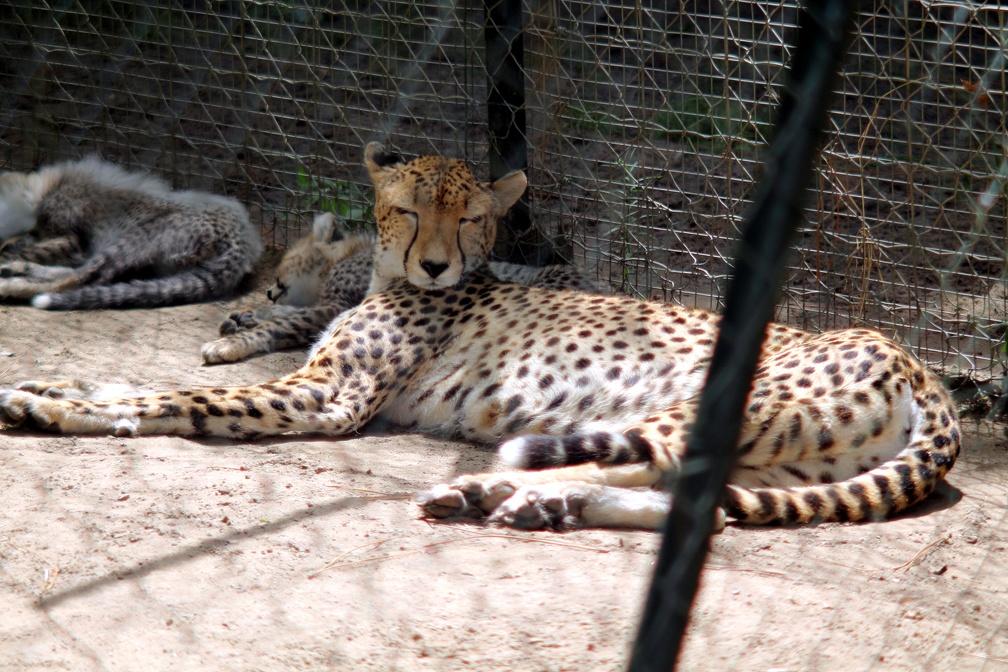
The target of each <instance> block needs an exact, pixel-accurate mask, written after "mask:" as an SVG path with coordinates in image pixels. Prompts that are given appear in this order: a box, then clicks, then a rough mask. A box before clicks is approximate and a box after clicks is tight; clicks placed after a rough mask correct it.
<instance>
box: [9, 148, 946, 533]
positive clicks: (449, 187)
mask: <svg viewBox="0 0 1008 672" xmlns="http://www.w3.org/2000/svg"><path fill="white" fill-rule="evenodd" d="M381 151H382V150H381V148H380V147H377V148H376V147H374V146H369V148H368V151H367V166H368V169H369V172H370V174H371V177H372V181H373V182H374V185H375V190H376V205H375V211H376V215H377V222H378V227H379V234H380V235H379V241H380V243H379V246H378V248H377V251H376V262H375V266H376V268H381V269H383V271H382V274H381V275H380V276H379V280H380V282H379V283H377V284H379V285H384V286H380V287H378V288H377V291H375V292H374V293H373V294H372V295H370V296H369V297H368V298H366V299H365V300H364V301H363V302H362V303H361V304H360V305H359V306H357V307H356V308H354V309H351V310H349V311H347V312H345V313H343V314H342V315H340V316H339V317H338V318H337V319H336V320H334V322H333V324H332V325H330V328H329V330H328V332H329V334H330V335H329V337H328V338H327V339H326V340H325V341H324V342H322V343H320V344H319V345H318V346H317V347H316V349H315V351H314V352H313V353H312V354H311V355H310V358H309V360H308V362H307V363H306V364H305V366H303V367H302V368H301V369H299V370H298V371H296V372H294V373H292V374H290V375H287V376H283V377H281V378H279V379H277V380H274V381H271V382H267V383H262V384H258V385H249V386H240V387H232V388H226V387H221V388H211V389H192V390H175V391H167V392H162V393H155V394H146V395H140V396H135V397H121V398H118V399H113V400H103V401H92V400H90V399H87V398H72V397H65V398H53V396H56V397H58V396H60V395H61V394H64V389H63V388H54V387H52V386H51V385H50V384H49V383H26V384H24V385H22V386H21V388H20V389H18V390H9V391H4V392H2V393H0V414H2V416H3V417H5V418H6V420H7V421H8V422H10V423H12V424H30V425H35V426H38V427H42V428H46V429H49V430H52V431H58V432H68V433H102V432H108V433H115V434H118V435H129V434H163V433H174V434H188V435H201V436H223V437H232V438H240V439H255V438H261V437H267V436H273V435H277V434H283V433H286V432H308V433H318V434H325V435H330V436H339V435H346V434H350V433H353V432H355V431H357V430H358V429H360V428H361V427H363V426H364V425H366V424H367V423H368V422H370V421H371V420H373V419H375V418H376V417H381V418H384V419H386V420H389V421H392V422H394V423H396V424H399V425H401V426H404V427H407V428H411V429H415V430H420V431H423V432H429V433H431V434H436V435H440V436H459V437H463V438H466V439H469V440H472V441H477V442H481V443H495V442H499V441H501V440H502V439H505V441H504V443H503V444H502V445H501V453H502V456H503V457H504V459H505V461H508V462H510V463H511V465H512V466H513V467H515V469H514V470H512V471H506V472H502V473H486V474H475V475H470V476H463V477H461V478H459V479H457V480H456V481H454V482H452V483H450V484H443V485H439V486H437V487H435V488H433V489H432V490H431V491H429V492H427V493H424V494H423V495H421V497H420V499H419V501H420V504H421V506H422V507H423V510H424V511H425V512H426V513H427V514H428V515H431V516H435V517H448V516H472V517H486V516H489V518H490V519H491V520H494V521H499V522H502V523H505V524H511V525H516V526H522V527H543V526H551V527H555V528H564V527H571V526H578V525H590V526H631V527H655V526H657V525H659V524H660V523H661V521H662V520H663V519H664V517H665V514H666V512H667V509H668V504H669V502H668V499H667V497H666V496H665V495H664V494H663V493H661V492H656V491H653V490H649V489H648V488H647V487H642V486H655V485H657V484H659V483H661V482H662V477H663V475H664V474H668V473H673V474H674V473H675V472H677V471H678V470H679V468H680V464H679V461H680V457H681V455H682V452H683V449H684V445H685V437H686V433H687V432H688V431H689V427H690V425H691V424H692V422H693V420H694V416H695V412H696V404H697V398H698V395H699V393H700V389H701V386H702V385H703V381H704V378H705V375H706V371H707V366H708V364H709V360H710V356H711V350H712V346H713V343H714V339H715V336H716V333H717V322H718V316H717V315H715V314H713V313H710V312H707V311H703V310H698V309H693V308H685V307H681V306H675V305H669V304H663V303H657V302H648V301H638V300H634V299H629V298H625V297H618V296H595V295H590V294H584V293H577V292H570V291H557V290H549V289H543V288H538V287H527V286H520V285H516V284H511V283H505V282H501V281H500V280H498V279H496V278H494V277H492V276H491V275H489V274H488V273H486V272H484V271H483V270H481V268H480V265H479V264H477V263H476V261H475V259H476V258H477V257H480V256H481V255H482V257H483V258H485V256H486V254H487V253H488V250H489V244H490V242H491V241H492V240H493V239H494V235H495V227H496V221H497V218H498V217H500V216H501V215H502V214H503V213H504V212H505V211H506V209H507V207H508V206H510V205H511V204H512V203H513V202H514V201H515V200H517V198H518V196H519V195H520V194H521V192H522V191H523V190H524V188H525V178H524V176H523V175H521V174H520V173H512V174H511V175H507V176H505V177H503V178H501V179H500V180H498V181H496V182H493V183H490V184H483V183H480V182H478V181H476V179H475V178H474V177H473V176H472V173H471V172H470V170H469V168H468V167H467V166H466V165H465V164H464V163H462V162H460V161H452V160H449V159H444V158H441V157H422V158H420V159H416V160H414V161H411V162H408V163H405V164H403V163H401V162H389V161H383V160H381V159H382V158H383V155H382V154H381ZM421 234H423V235H421ZM453 240H454V241H456V244H454V245H453V244H452V243H451V241H453ZM419 241H425V242H424V243H422V244H421V243H420V242H419ZM428 243H429V244H430V247H427V244H428ZM395 267H398V268H399V269H400V270H399V271H398V276H397V277H393V276H392V273H393V271H392V269H393V268H395ZM51 390H54V391H55V392H56V394H55V395H53V394H51V393H50V391H51ZM959 444H960V433H959V424H958V420H957V418H956V414H955V410H954V407H953V405H952V403H951V401H950V398H949V395H948V394H947V393H946V392H945V390H944V389H943V388H942V387H941V385H940V384H939V381H938V379H937V378H936V377H935V375H934V374H933V373H931V372H930V371H929V370H928V369H927V368H926V367H924V366H923V365H922V364H921V363H920V362H919V361H917V360H916V359H915V358H914V357H912V356H911V355H909V354H908V353H906V352H905V351H903V350H902V349H901V348H899V347H898V346H897V345H896V344H894V343H893V342H892V341H890V340H889V339H887V338H885V337H884V336H883V335H881V334H879V333H878V332H875V331H871V330H867V329H849V330H839V331H832V332H826V333H823V334H811V333H808V332H805V331H800V330H797V329H792V328H790V327H786V326H782V325H773V326H771V327H770V328H769V331H768V334H767V339H766V343H765V345H764V349H763V354H762V359H761V362H760V366H759V369H758V371H757V373H756V378H755V380H754V382H753V389H752V392H751V394H750V398H749V402H748V406H747V409H746V415H745V418H744V426H743V432H742V437H741V440H740V442H739V449H738V466H737V468H736V469H735V471H734V473H733V474H732V484H731V485H730V486H729V487H728V489H727V491H726V492H725V495H724V506H725V509H726V511H727V513H728V514H729V515H730V516H732V517H733V518H735V519H736V520H739V521H744V522H749V523H767V524H769V523H818V522H828V521H857V520H877V519H881V518H884V517H886V516H890V515H892V514H894V513H896V512H898V511H901V510H903V509H905V508H907V507H909V506H911V505H913V504H915V503H917V502H919V501H921V500H922V499H924V498H925V497H927V496H928V494H930V493H931V492H932V491H933V490H934V488H935V486H936V485H937V484H938V483H939V482H941V480H942V479H943V478H944V477H945V475H946V473H947V472H948V470H949V469H950V468H951V467H952V465H953V463H954V461H955V459H956V457H957V456H958V454H959ZM526 467H527V469H526Z"/></svg>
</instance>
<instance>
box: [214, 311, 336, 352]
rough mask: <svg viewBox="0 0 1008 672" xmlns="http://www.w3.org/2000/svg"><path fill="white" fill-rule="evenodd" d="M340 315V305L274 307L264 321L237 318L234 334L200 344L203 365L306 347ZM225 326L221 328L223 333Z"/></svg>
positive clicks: (240, 316) (242, 317) (239, 316)
mask: <svg viewBox="0 0 1008 672" xmlns="http://www.w3.org/2000/svg"><path fill="white" fill-rule="evenodd" d="M339 312H341V306H334V305H328V304H327V305H319V306H311V307H309V308H302V307H297V306H276V307H274V308H273V310H272V311H271V314H270V315H268V316H267V317H266V319H258V318H252V319H249V318H248V317H246V315H237V318H238V319H237V320H234V323H235V333H230V334H227V335H225V336H224V337H223V338H218V339H217V340H215V341H210V342H209V343H206V344H204V345H203V349H202V355H203V363H204V364H220V363H224V362H236V361H239V360H242V359H245V358H246V357H250V356H252V355H254V354H256V353H259V352H274V351H277V350H285V349H288V348H297V347H302V346H306V345H308V344H309V343H311V342H312V341H313V340H314V339H315V338H316V337H317V336H318V334H319V332H321V331H322V330H323V329H324V328H325V326H326V325H327V324H329V322H330V321H331V320H332V318H333V317H334V316H335V315H336V314H338V313H339ZM234 317H236V316H234V315H232V318H234ZM226 324H227V322H225V323H224V324H222V325H221V328H222V330H223V329H225V328H226V327H225V325H226ZM246 325H247V326H246Z"/></svg>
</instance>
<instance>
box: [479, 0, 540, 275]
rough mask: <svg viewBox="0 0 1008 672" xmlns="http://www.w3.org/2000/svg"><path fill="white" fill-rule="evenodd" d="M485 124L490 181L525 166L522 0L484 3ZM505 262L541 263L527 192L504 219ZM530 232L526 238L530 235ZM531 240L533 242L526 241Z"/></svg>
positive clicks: (493, 0) (526, 147)
mask: <svg viewBox="0 0 1008 672" xmlns="http://www.w3.org/2000/svg"><path fill="white" fill-rule="evenodd" d="M484 6H485V9H486V25H485V33H484V40H485V48H486V69H487V122H488V124H489V131H490V179H493V180H495V179H497V178H498V177H501V176H503V175H505V174H507V173H509V172H511V171H512V170H525V169H526V168H528V143H527V139H526V135H525V62H524V61H525V57H524V50H523V46H522V28H523V19H522V0H485V5H484ZM504 225H505V229H506V230H505V231H502V232H501V233H503V234H505V236H506V240H507V243H508V244H509V247H510V248H511V249H509V250H508V252H507V257H508V260H509V261H513V262H516V263H527V264H533V265H542V264H543V263H546V262H547V261H548V257H547V258H546V259H542V258H540V257H539V254H538V252H539V249H538V248H539V247H540V245H537V242H538V241H536V240H534V238H535V236H534V232H532V231H530V229H531V227H532V221H531V216H530V213H529V201H528V192H526V193H525V195H524V196H522V198H521V200H520V201H519V202H518V203H516V204H515V206H514V207H513V208H511V212H510V213H509V214H508V217H507V218H506V219H505V220H504ZM530 234H531V235H530ZM529 237H532V238H533V240H528V239H527V238H529Z"/></svg>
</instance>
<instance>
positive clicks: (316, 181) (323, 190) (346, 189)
mask: <svg viewBox="0 0 1008 672" xmlns="http://www.w3.org/2000/svg"><path fill="white" fill-rule="evenodd" d="M297 185H298V187H299V188H300V189H301V190H302V192H303V193H302V195H301V196H300V197H299V199H298V200H299V206H300V209H301V210H308V211H314V212H332V213H335V214H337V215H339V216H340V217H342V218H343V219H344V220H346V222H347V224H349V225H350V226H351V227H359V228H363V227H369V226H371V221H372V220H373V219H374V205H373V204H372V203H371V201H370V199H369V198H368V197H367V195H366V194H365V193H364V192H363V191H362V190H361V188H360V187H358V186H357V185H356V184H354V183H353V182H342V181H335V182H334V181H332V180H327V179H325V178H323V177H317V176H314V175H311V174H309V172H308V171H307V170H306V169H305V168H298V174H297Z"/></svg>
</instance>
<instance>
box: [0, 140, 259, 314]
mask: <svg viewBox="0 0 1008 672" xmlns="http://www.w3.org/2000/svg"><path fill="white" fill-rule="evenodd" d="M18 234H23V235H24V239H23V240H22V241H20V243H19V244H18V245H16V246H12V247H10V248H8V251H7V252H6V253H5V257H6V259H7V260H6V261H5V262H4V263H2V264H0V300H21V301H23V300H30V301H31V304H32V305H33V306H35V307H36V308H44V309H48V310H75V309H94V308H141V307H152V306H163V305H170V304H176V303H188V302H197V301H206V300H209V299H212V298H217V297H220V296H223V295H225V294H227V293H228V292H230V291H231V290H233V289H234V288H235V287H236V286H237V285H238V283H239V282H240V281H241V280H242V278H243V277H244V276H245V275H246V274H248V273H249V272H250V271H251V270H252V266H253V265H254V264H255V262H256V260H257V259H258V258H259V254H260V252H261V243H260V240H259V233H258V231H257V230H256V229H255V227H254V226H252V224H251V223H250V222H249V219H248V213H247V212H246V211H245V208H244V207H243V206H242V205H241V204H240V203H238V202H237V201H235V200H234V199H231V198H225V197H222V196H215V195H212V194H208V193H203V192H198V191H172V190H171V189H170V188H169V187H168V185H166V184H165V183H164V182H162V181H161V180H159V179H157V178H155V177H153V176H150V175H146V174H144V173H130V172H127V171H124V170H122V169H120V168H119V167H117V166H115V165H113V164H110V163H107V162H104V161H102V160H100V159H97V158H87V159H83V160H80V161H69V162H65V163H59V164H55V165H53V166H48V167H45V168H42V169H40V170H38V171H36V172H33V173H5V174H3V175H2V176H0V236H11V235H18Z"/></svg>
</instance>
